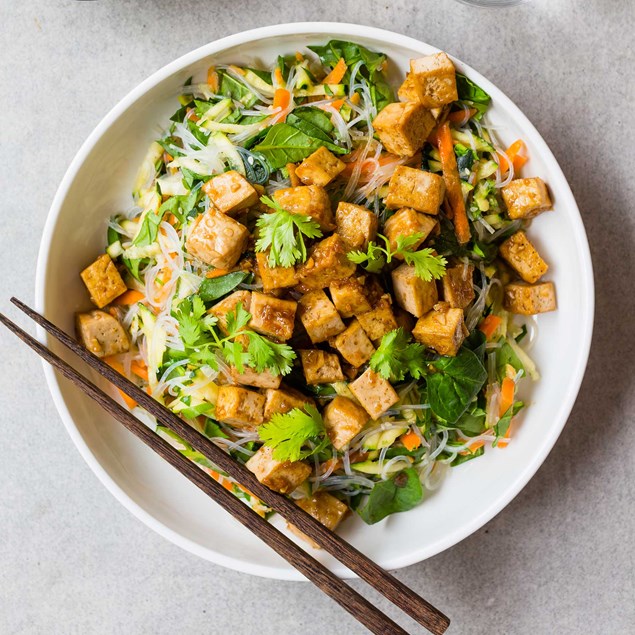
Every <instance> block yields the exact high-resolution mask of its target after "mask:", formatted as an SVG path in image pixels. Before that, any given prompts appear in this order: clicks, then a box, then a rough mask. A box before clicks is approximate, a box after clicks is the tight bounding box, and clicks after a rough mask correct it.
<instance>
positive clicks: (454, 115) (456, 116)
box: [446, 108, 476, 123]
mask: <svg viewBox="0 0 635 635" xmlns="http://www.w3.org/2000/svg"><path fill="white" fill-rule="evenodd" d="M475 113H476V108H468V109H467V113H466V112H465V110H455V111H454V112H451V113H450V114H449V115H448V116H447V117H446V119H447V121H451V122H452V123H462V122H463V121H464V120H465V119H466V118H467V119H469V118H470V117H471V116H472V115H474V114H475Z"/></svg>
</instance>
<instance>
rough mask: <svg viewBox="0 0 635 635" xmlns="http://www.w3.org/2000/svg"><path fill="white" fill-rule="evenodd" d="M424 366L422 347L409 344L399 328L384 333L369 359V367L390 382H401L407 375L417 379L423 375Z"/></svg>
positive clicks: (407, 338) (408, 339)
mask: <svg viewBox="0 0 635 635" xmlns="http://www.w3.org/2000/svg"><path fill="white" fill-rule="evenodd" d="M426 365H427V363H426V360H425V355H424V348H423V346H422V345H421V344H417V343H413V342H410V337H409V335H407V334H406V332H405V331H404V330H403V329H402V328H401V327H400V328H398V329H395V330H394V331H390V333H386V335H384V336H383V337H382V338H381V344H380V345H379V348H378V349H377V350H376V351H375V352H374V353H373V355H372V357H371V358H370V367H371V368H372V369H373V370H374V371H375V372H376V373H379V374H380V375H381V376H382V377H383V378H384V379H388V380H390V381H392V382H396V381H403V380H404V379H405V378H406V375H407V374H410V375H412V377H414V378H415V379H419V378H420V377H422V376H423V375H425V373H426Z"/></svg>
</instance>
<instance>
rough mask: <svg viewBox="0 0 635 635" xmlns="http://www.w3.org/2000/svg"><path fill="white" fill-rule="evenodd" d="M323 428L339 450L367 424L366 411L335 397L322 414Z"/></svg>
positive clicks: (350, 401)
mask: <svg viewBox="0 0 635 635" xmlns="http://www.w3.org/2000/svg"><path fill="white" fill-rule="evenodd" d="M322 417H323V419H324V426H325V428H326V433H327V434H328V435H329V439H330V440H331V443H332V444H333V447H334V448H335V449H336V450H341V449H342V448H343V447H344V446H345V445H347V444H348V443H349V441H350V440H351V439H352V438H353V437H355V436H356V435H357V434H358V433H359V432H360V430H361V429H362V428H363V427H364V426H365V425H366V424H367V423H368V420H369V418H370V417H369V416H368V413H367V412H366V410H364V409H363V408H362V407H361V406H360V405H358V404H356V403H355V402H354V401H352V400H351V399H348V398H347V397H341V396H339V395H338V396H337V397H335V399H333V400H332V401H331V402H330V403H329V405H328V406H326V408H325V409H324V412H323V413H322Z"/></svg>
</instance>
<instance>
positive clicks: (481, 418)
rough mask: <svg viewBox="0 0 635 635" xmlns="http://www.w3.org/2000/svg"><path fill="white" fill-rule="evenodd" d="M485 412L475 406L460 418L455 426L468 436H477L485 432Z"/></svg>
mask: <svg viewBox="0 0 635 635" xmlns="http://www.w3.org/2000/svg"><path fill="white" fill-rule="evenodd" d="M485 416H486V413H485V410H483V408H481V407H480V406H478V404H476V403H475V404H474V407H472V408H469V409H468V411H467V412H466V413H465V414H463V415H462V416H461V417H459V420H458V421H457V422H456V424H455V426H456V427H457V428H458V429H459V430H460V431H461V432H463V434H467V435H468V436H470V437H471V436H476V435H478V434H481V433H483V432H485Z"/></svg>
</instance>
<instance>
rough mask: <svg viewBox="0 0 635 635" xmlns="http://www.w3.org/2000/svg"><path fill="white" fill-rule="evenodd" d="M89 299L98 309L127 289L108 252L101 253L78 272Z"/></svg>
mask: <svg viewBox="0 0 635 635" xmlns="http://www.w3.org/2000/svg"><path fill="white" fill-rule="evenodd" d="M80 276H81V278H82V280H83V281H84V284H85V285H86V288H87V289H88V293H90V299H91V301H92V303H93V304H94V305H96V306H97V308H98V309H102V308H103V307H105V306H106V305H107V304H110V303H111V302H112V301H113V300H114V299H115V298H117V297H119V296H120V295H121V294H122V293H125V292H126V291H127V290H128V287H126V283H125V282H124V281H123V279H122V277H121V275H120V274H119V271H118V270H117V267H116V266H115V263H114V262H113V261H112V259H111V258H110V256H109V255H108V254H102V255H101V256H99V258H97V260H95V262H93V263H92V264H91V265H89V266H88V267H86V269H84V271H82V272H81V274H80Z"/></svg>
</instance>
